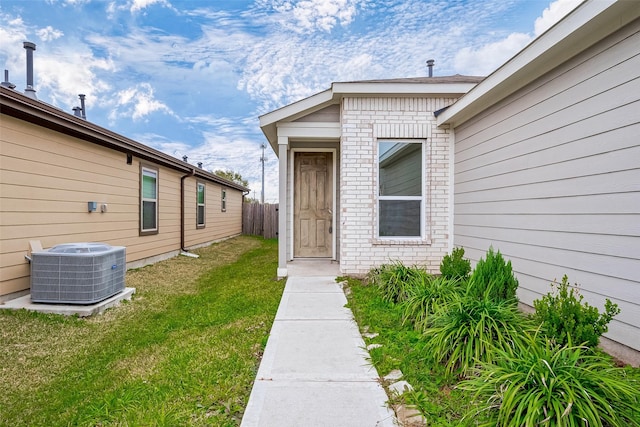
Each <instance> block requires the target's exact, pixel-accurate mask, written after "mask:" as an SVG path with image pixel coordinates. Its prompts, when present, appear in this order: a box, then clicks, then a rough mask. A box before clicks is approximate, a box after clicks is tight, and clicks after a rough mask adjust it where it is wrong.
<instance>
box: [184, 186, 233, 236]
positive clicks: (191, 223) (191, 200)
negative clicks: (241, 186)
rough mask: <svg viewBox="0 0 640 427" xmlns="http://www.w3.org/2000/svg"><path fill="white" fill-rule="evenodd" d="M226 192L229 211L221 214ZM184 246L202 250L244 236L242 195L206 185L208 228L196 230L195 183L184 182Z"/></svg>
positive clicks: (229, 189)
mask: <svg viewBox="0 0 640 427" xmlns="http://www.w3.org/2000/svg"><path fill="white" fill-rule="evenodd" d="M222 188H225V189H226V191H227V210H226V211H225V212H222V210H221V198H220V194H221V192H222ZM184 203H185V218H184V219H185V246H186V247H187V248H188V247H192V246H199V245H202V244H206V243H209V242H214V241H217V240H220V239H224V238H226V237H229V236H235V235H239V234H241V233H242V192H240V191H237V190H235V189H232V188H229V187H223V186H222V185H220V184H216V183H211V182H208V183H206V185H205V227H204V228H197V227H196V206H197V205H196V180H195V179H194V178H189V179H187V180H186V181H185V192H184Z"/></svg>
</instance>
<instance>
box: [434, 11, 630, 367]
mask: <svg viewBox="0 0 640 427" xmlns="http://www.w3.org/2000/svg"><path fill="white" fill-rule="evenodd" d="M638 6H639V5H638V3H636V2H629V1H599V0H598V1H587V2H585V3H583V4H582V5H581V6H579V7H578V8H577V9H576V10H575V11H574V12H573V13H571V14H569V15H568V16H567V17H566V18H565V19H564V20H563V21H562V22H560V23H559V24H557V25H556V26H555V27H553V28H551V29H550V30H549V31H547V32H546V33H545V34H544V35H542V36H541V37H540V38H539V39H537V40H535V41H534V42H533V43H532V44H531V45H529V46H528V47H527V48H526V49H524V50H523V51H522V52H520V53H519V54H518V55H516V56H515V57H514V58H512V59H511V60H510V61H509V62H507V63H506V64H504V65H503V66H502V67H501V68H500V69H498V70H497V71H496V72H495V73H494V74H492V75H491V76H489V77H487V79H486V80H484V81H483V82H482V83H480V84H479V85H478V86H476V87H475V88H474V89H473V90H471V91H470V92H469V93H468V94H467V95H465V96H464V97H463V98H462V99H460V100H459V101H458V102H457V103H455V104H453V105H452V106H451V107H450V108H449V109H447V110H446V111H444V112H443V113H442V114H441V115H439V116H438V124H439V125H443V126H447V127H448V128H452V129H453V133H454V135H455V148H454V158H455V161H454V173H453V176H454V184H453V185H454V187H453V193H454V204H453V210H454V213H455V214H454V225H453V242H454V245H455V246H462V247H464V248H465V254H466V255H468V256H469V257H470V258H471V259H472V260H473V261H477V260H478V259H479V258H480V257H481V256H482V254H483V253H484V252H485V251H486V250H487V249H488V248H489V246H491V245H493V247H494V248H499V249H500V251H501V252H502V253H503V254H504V255H505V256H506V257H507V258H508V259H510V260H511V262H512V264H513V268H514V270H515V271H516V273H517V276H518V280H519V283H520V285H519V292H518V296H519V298H520V300H521V302H523V303H525V304H528V305H532V303H533V301H534V300H535V299H538V298H540V296H541V295H544V294H546V293H547V292H549V290H550V287H549V283H550V282H551V281H553V280H554V279H555V280H557V281H560V280H561V279H562V276H563V275H565V274H566V275H568V277H569V280H570V282H571V283H576V282H577V283H578V284H579V289H580V293H581V294H582V295H584V298H585V300H586V301H588V302H589V303H590V304H591V305H594V306H597V307H599V308H600V309H601V310H602V308H603V307H604V302H605V299H607V298H609V299H610V300H611V301H612V302H614V303H616V304H618V306H619V307H620V309H621V312H620V314H619V315H617V316H616V317H615V318H614V319H613V320H612V322H611V323H610V325H609V332H608V333H607V334H606V337H607V339H608V340H612V341H614V342H616V343H622V344H624V346H615V347H616V348H613V343H611V342H607V343H605V344H606V345H608V347H609V350H610V351H611V352H612V353H616V354H618V355H619V356H620V357H621V358H623V359H626V360H635V364H639V363H640V356H639V354H640V353H638V352H639V351H640V7H638ZM605 342H606V340H605Z"/></svg>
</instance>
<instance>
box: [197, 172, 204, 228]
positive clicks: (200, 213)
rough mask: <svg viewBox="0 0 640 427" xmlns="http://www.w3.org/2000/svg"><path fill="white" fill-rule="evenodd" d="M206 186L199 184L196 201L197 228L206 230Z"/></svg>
mask: <svg viewBox="0 0 640 427" xmlns="http://www.w3.org/2000/svg"><path fill="white" fill-rule="evenodd" d="M204 188H205V187H204V184H203V183H202V182H199V183H198V184H197V193H198V195H197V200H196V227H197V228H204V214H205V210H204Z"/></svg>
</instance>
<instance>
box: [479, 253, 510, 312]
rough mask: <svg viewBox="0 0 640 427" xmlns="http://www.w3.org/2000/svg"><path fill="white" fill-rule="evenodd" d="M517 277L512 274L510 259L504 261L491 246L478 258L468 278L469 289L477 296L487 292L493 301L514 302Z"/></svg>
mask: <svg viewBox="0 0 640 427" xmlns="http://www.w3.org/2000/svg"><path fill="white" fill-rule="evenodd" d="M517 288H518V279H516V278H515V276H514V275H513V271H512V269H511V261H509V262H505V260H504V258H503V257H502V254H501V253H500V251H497V252H494V251H493V247H490V248H489V250H488V251H487V254H486V258H485V259H482V258H480V261H478V263H477V264H476V268H475V269H474V270H473V273H472V274H471V278H470V279H469V291H470V292H471V293H472V294H473V295H476V296H477V297H482V296H483V295H485V294H487V293H488V294H489V297H490V298H491V299H493V300H495V301H508V302H512V303H516V302H517V301H518V299H517V297H516V289H517Z"/></svg>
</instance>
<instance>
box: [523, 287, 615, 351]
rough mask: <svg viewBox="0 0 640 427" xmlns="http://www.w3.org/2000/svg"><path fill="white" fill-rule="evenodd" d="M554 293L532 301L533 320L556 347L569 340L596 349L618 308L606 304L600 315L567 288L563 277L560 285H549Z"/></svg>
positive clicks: (571, 289) (575, 292) (580, 296)
mask: <svg viewBox="0 0 640 427" xmlns="http://www.w3.org/2000/svg"><path fill="white" fill-rule="evenodd" d="M554 285H556V286H555V287H557V289H556V293H555V294H554V293H553V292H549V293H548V294H547V295H545V296H543V297H542V299H539V300H535V301H534V302H533V306H534V307H535V309H536V313H535V315H534V319H536V321H538V322H539V323H540V324H542V328H543V331H544V333H545V334H546V335H547V336H548V337H549V338H551V339H553V340H555V342H557V343H558V344H559V345H565V344H567V343H568V342H569V340H571V341H572V342H575V343H580V344H583V343H584V345H587V346H589V347H592V348H593V347H596V346H597V345H598V340H599V339H600V336H601V335H602V334H603V333H605V332H607V330H608V326H607V325H608V324H609V322H610V321H611V319H612V318H613V317H614V316H616V315H617V314H619V313H620V309H619V308H618V305H617V304H614V303H612V302H611V301H610V300H609V299H607V300H606V302H605V305H604V309H605V312H604V313H602V314H600V313H599V312H598V309H597V308H596V307H592V306H590V305H589V304H588V303H587V302H584V303H583V302H582V300H583V298H584V297H583V296H582V295H580V293H579V292H578V290H577V289H576V288H573V287H570V286H569V278H568V277H567V276H566V275H565V276H564V277H563V278H562V283H560V284H557V283H555V282H554V283H552V284H551V286H552V287H554Z"/></svg>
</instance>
